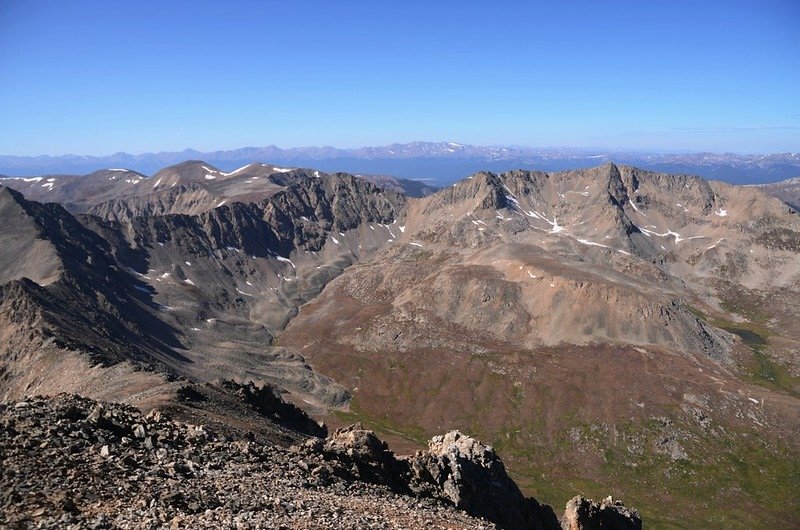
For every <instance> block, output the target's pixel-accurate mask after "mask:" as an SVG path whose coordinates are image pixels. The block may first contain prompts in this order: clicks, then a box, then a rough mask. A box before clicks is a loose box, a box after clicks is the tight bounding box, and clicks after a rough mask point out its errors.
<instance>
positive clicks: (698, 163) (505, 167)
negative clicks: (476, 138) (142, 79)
mask: <svg viewBox="0 0 800 530" xmlns="http://www.w3.org/2000/svg"><path fill="white" fill-rule="evenodd" d="M187 159H198V160H205V161H206V162H208V163H210V164H213V165H214V166H216V167H219V168H220V169H222V170H223V171H233V170H234V169H236V168H239V167H241V166H243V165H245V164H248V163H250V162H252V161H254V160H270V161H272V162H274V163H278V164H288V165H291V166H293V167H298V166H299V167H314V168H317V169H320V170H323V171H328V172H336V171H348V172H355V173H365V174H373V175H391V176H394V177H401V178H410V179H425V180H427V181H429V182H430V183H431V184H435V185H444V184H450V183H452V182H454V181H456V180H458V179H459V178H461V177H462V176H463V175H465V174H469V173H473V172H476V171H480V170H488V171H495V172H498V171H509V170H512V169H540V170H544V171H560V170H564V169H574V168H585V167H593V166H596V165H598V164H601V163H603V162H609V161H614V162H617V163H622V164H629V165H634V166H636V167H640V168H643V169H649V170H653V171H664V172H670V173H682V174H692V175H699V176H702V177H705V178H710V179H716V180H723V181H727V182H731V183H734V184H762V183H768V182H776V181H779V180H784V179H787V178H792V177H797V176H798V175H800V153H775V154H760V155H739V154H730V153H726V154H719V153H684V154H663V153H647V152H624V151H602V150H591V149H583V148H569V147H563V148H534V147H519V146H516V147H515V146H479V145H469V144H462V143H456V142H410V143H404V144H399V143H396V144H391V145H386V146H380V147H360V148H351V149H339V148H335V147H296V148H289V149H282V148H279V147H276V146H274V145H270V146H267V147H244V148H241V149H234V150H228V151H211V152H200V151H195V150H193V149H187V150H184V151H177V152H161V153H143V154H138V155H132V154H128V153H115V154H113V155H108V156H99V157H98V156H79V155H63V156H47V155H43V156H8V155H0V174H4V175H9V176H32V175H45V174H85V173H90V172H93V171H97V170H100V169H104V168H109V167H112V168H127V169H131V170H134V171H137V172H139V173H144V174H147V175H152V174H153V173H155V172H156V171H158V170H160V169H161V168H163V167H165V166H169V165H173V164H178V163H180V162H183V161H185V160H187Z"/></svg>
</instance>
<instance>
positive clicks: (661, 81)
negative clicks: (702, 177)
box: [0, 0, 800, 155]
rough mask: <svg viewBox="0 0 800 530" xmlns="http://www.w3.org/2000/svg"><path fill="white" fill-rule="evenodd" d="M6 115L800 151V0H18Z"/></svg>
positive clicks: (82, 124) (4, 134) (65, 145)
mask: <svg viewBox="0 0 800 530" xmlns="http://www.w3.org/2000/svg"><path fill="white" fill-rule="evenodd" d="M432 4H435V5H432ZM0 125H1V126H0V154H18V155H35V154H45V153H46V154H52V155H56V154H65V153H75V154H87V155H103V154H109V153H113V152H117V151H127V152H131V153H138V152H146V151H170V150H180V149H184V148H187V147H191V148H195V149H199V150H214V149H230V148H236V147H243V146H263V145H270V144H275V145H278V146H281V147H293V146H307V145H334V146H337V147H355V146H362V145H383V144H388V143H393V142H406V141H412V140H428V141H443V140H452V141H458V142H466V143H474V144H492V145H496V144H514V145H526V146H575V147H592V148H596V147H600V148H608V149H612V148H613V149H655V150H661V151H706V150H708V151H730V152H740V153H765V152H781V151H800V2H798V1H797V0H776V1H770V0H760V1H751V2H738V1H725V2H711V1H699V0H698V1H693V2H684V1H680V0H676V1H670V2H643V1H630V2H617V1H608V2H600V1H596V2H580V1H565V2H533V1H528V2H518V3H515V2H504V3H503V5H502V6H499V5H492V3H489V2H467V1H465V2H458V3H445V2H440V3H429V2H405V3H403V2H386V3H383V2H374V3H367V2H347V1H343V2H300V1H298V2H285V1H284V2H267V1H265V2H224V3H223V2H208V3H205V2H177V1H176V2H149V1H137V2H108V1H92V0H84V1H64V2H52V1H37V0H0Z"/></svg>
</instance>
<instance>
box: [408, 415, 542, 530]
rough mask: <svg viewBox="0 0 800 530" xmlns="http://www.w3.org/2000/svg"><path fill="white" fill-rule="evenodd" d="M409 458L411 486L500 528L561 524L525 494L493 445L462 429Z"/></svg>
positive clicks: (536, 527) (431, 442)
mask: <svg viewBox="0 0 800 530" xmlns="http://www.w3.org/2000/svg"><path fill="white" fill-rule="evenodd" d="M408 463H409V464H410V468H411V483H410V487H411V489H412V491H415V492H417V493H421V494H427V495H431V496H433V497H438V498H443V499H447V500H449V501H450V502H452V503H453V505H455V506H456V507H457V508H459V509H461V510H464V511H465V512H467V513H469V514H471V515H474V516H476V517H483V518H484V519H487V520H489V521H492V522H494V523H495V524H497V525H498V526H500V527H501V528H509V529H510V528H520V529H523V528H525V529H552V528H558V520H557V519H556V516H555V514H554V513H553V510H552V508H550V507H549V506H546V505H542V504H540V503H539V502H538V501H536V500H535V499H532V498H531V499H527V498H525V496H524V495H523V494H522V492H521V491H520V489H519V487H518V486H517V485H516V483H514V481H513V480H511V478H510V477H509V476H508V474H507V473H506V469H505V466H504V465H503V462H502V461H501V460H500V457H498V456H497V454H496V453H495V452H494V450H493V449H492V448H491V447H489V446H487V445H483V444H482V443H480V442H479V441H477V440H476V439H474V438H472V437H470V436H467V435H465V434H462V433H461V432H459V431H451V432H449V433H447V434H445V435H443V436H436V437H434V438H433V439H431V440H430V442H428V450H427V451H420V452H418V453H417V454H416V455H414V456H413V457H411V458H409V459H408Z"/></svg>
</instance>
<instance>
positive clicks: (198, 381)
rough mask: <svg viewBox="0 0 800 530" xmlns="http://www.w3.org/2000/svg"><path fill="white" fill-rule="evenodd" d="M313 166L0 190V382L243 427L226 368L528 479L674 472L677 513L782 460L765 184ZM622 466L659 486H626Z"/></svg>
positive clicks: (794, 346)
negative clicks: (482, 455)
mask: <svg viewBox="0 0 800 530" xmlns="http://www.w3.org/2000/svg"><path fill="white" fill-rule="evenodd" d="M282 169H285V170H286V171H279V170H282ZM251 170H252V171H256V172H263V173H260V174H249V173H248V171H251ZM315 173H318V172H317V171H316V170H293V169H290V168H279V167H277V166H269V167H267V166H264V165H255V166H254V168H251V167H250V166H247V167H242V168H241V171H239V172H236V171H233V172H230V173H227V174H225V173H223V172H221V171H219V170H217V169H216V168H214V167H213V166H211V165H209V164H207V163H203V162H188V163H186V164H181V165H179V166H175V167H173V168H169V169H168V170H165V171H164V172H163V173H161V175H160V177H159V178H155V177H152V178H150V179H144V180H143V182H141V183H138V184H134V185H133V186H135V187H136V189H139V188H141V189H142V190H145V191H146V193H141V194H134V195H132V196H130V197H128V198H126V197H120V198H116V199H113V200H111V201H109V200H106V199H103V200H101V201H100V202H98V203H92V204H90V203H88V202H86V203H84V207H85V208H86V209H87V211H89V212H90V213H88V214H78V215H73V214H71V213H69V212H68V211H66V210H65V209H64V208H62V207H60V206H58V205H54V204H49V205H39V204H37V203H35V202H32V201H29V200H27V199H25V198H23V197H22V196H21V195H19V194H18V193H16V192H13V191H11V190H3V192H2V195H0V199H2V200H0V206H2V208H0V214H2V221H3V222H4V225H5V226H13V227H14V229H13V230H12V231H9V232H7V234H6V235H5V236H0V237H5V239H3V240H2V242H3V243H4V246H3V247H2V248H4V249H9V250H13V252H10V251H9V252H2V253H0V260H3V261H2V262H1V263H3V264H4V269H3V270H4V271H6V272H5V274H6V276H7V277H3V280H4V281H5V282H7V283H5V285H4V286H3V287H2V291H1V292H0V294H2V298H0V334H2V335H1V336H0V338H3V339H7V340H6V342H5V344H8V345H9V346H6V348H5V349H4V350H3V352H2V358H0V360H2V365H1V366H0V375H1V377H0V390H1V391H2V395H3V396H4V399H6V400H9V399H23V398H24V396H29V395H31V394H34V393H45V394H54V393H57V392H61V391H67V392H78V393H81V394H85V395H87V396H89V397H93V398H96V399H104V400H108V399H115V400H120V401H123V402H126V403H131V404H135V405H137V406H139V407H142V408H143V409H149V408H153V407H160V408H164V407H176V410H177V411H178V412H180V413H181V414H193V415H198V414H202V415H203V417H204V418H208V419H212V420H213V421H215V422H218V423H219V424H226V423H235V424H237V425H246V426H251V427H250V428H251V429H256V427H255V426H256V425H257V424H258V420H257V418H256V416H253V413H252V411H248V410H249V409H248V410H244V409H241V408H240V407H236V406H234V404H235V403H236V398H235V397H233V396H234V395H236V393H237V392H238V391H237V390H235V389H229V388H226V387H224V386H223V387H219V388H214V389H211V390H209V389H208V388H207V387H206V386H204V385H205V383H206V382H209V381H213V380H215V379H219V378H225V379H234V380H237V381H239V382H240V383H241V382H246V381H254V382H255V383H256V384H258V385H263V384H269V385H273V386H275V387H276V388H277V389H279V390H278V392H279V393H281V395H282V396H283V397H285V398H286V399H288V400H291V401H292V402H293V403H295V404H297V405H299V406H302V407H303V408H305V409H306V410H307V411H309V412H310V413H312V414H314V415H315V416H316V417H317V418H319V419H324V420H325V421H327V422H333V423H339V422H342V421H344V420H345V419H347V420H360V421H363V422H365V424H367V425H369V426H371V427H373V428H375V429H379V430H381V432H382V433H384V435H387V436H389V438H390V442H391V443H392V444H400V445H403V444H408V445H411V446H414V445H415V444H419V443H421V442H422V441H423V440H424V439H425V438H427V437H429V436H431V435H434V434H436V433H438V432H445V431H451V430H455V429H460V430H462V431H464V432H470V433H472V434H474V435H477V436H480V437H481V438H483V439H486V440H490V441H491V443H492V444H493V445H494V446H496V447H498V448H499V450H500V452H501V454H503V456H504V458H505V459H506V461H507V463H508V464H509V468H510V469H511V473H512V476H515V478H517V479H518V481H519V480H520V477H522V478H523V480H522V481H520V486H521V488H522V490H523V491H525V494H526V495H533V496H536V497H537V498H540V497H541V495H540V492H541V491H545V492H546V493H545V495H546V497H545V500H548V501H549V502H551V503H557V504H561V503H563V502H566V500H567V498H568V497H565V495H569V497H571V496H573V495H574V493H575V492H576V491H580V492H581V493H583V494H586V493H590V492H591V493H592V494H593V495H594V496H595V497H598V496H599V497H604V496H605V495H606V494H607V493H608V491H609V490H607V489H602V488H600V487H599V486H598V485H600V484H602V485H605V484H606V483H611V484H614V487H615V488H617V489H616V490H612V492H622V493H624V494H625V496H626V497H627V496H628V495H629V492H631V491H633V492H634V495H635V499H636V505H637V506H644V510H646V512H645V513H648V514H653V516H654V517H655V520H658V517H665V516H666V517H671V516H670V515H665V514H664V513H663V512H662V511H661V510H663V503H664V502H665V499H666V498H668V496H671V495H675V494H676V492H680V491H691V496H690V497H687V496H682V497H681V499H682V502H684V503H685V505H686V506H687V507H688V508H687V513H686V514H681V517H689V518H692V517H694V518H695V519H692V520H695V521H696V520H698V519H697V517H701V516H700V515H698V514H699V513H701V508H700V506H699V505H700V503H706V504H707V503H708V502H710V501H709V500H708V499H707V498H704V500H702V501H695V499H700V498H702V497H701V496H702V495H703V492H705V491H712V490H713V491H717V489H716V488H717V485H718V482H714V481H720V480H723V479H718V478H710V479H707V478H706V477H713V473H714V470H715V469H718V468H719V466H726V465H728V463H729V462H728V460H726V459H736V458H740V457H742V458H743V455H744V454H745V453H749V454H757V455H760V457H759V458H760V459H759V460H758V462H759V463H758V465H759V466H761V467H760V469H765V468H769V469H783V468H784V467H782V466H786V465H788V464H786V456H785V455H787V454H794V452H795V451H796V450H797V448H796V447H795V445H796V444H794V443H793V440H796V439H797V438H796V436H795V434H796V433H797V432H798V426H800V418H798V416H797V411H798V408H797V406H796V399H797V397H796V395H797V393H798V391H800V386H798V382H797V381H798V380H797V379H796V376H795V375H793V374H797V373H800V372H798V367H800V357H798V356H797V351H798V329H797V322H798V320H797V318H795V315H797V311H798V308H800V293H798V291H797V285H798V284H799V280H798V274H799V273H800V261H799V260H800V257H799V255H800V254H799V251H800V247H798V245H799V244H800V243H798V242H799V241H800V236H798V234H800V222H798V218H797V215H796V214H795V213H792V211H791V210H790V209H789V208H788V207H787V206H786V205H784V204H782V203H781V202H780V201H778V200H777V199H772V198H769V197H767V196H765V195H764V194H763V193H762V192H761V191H759V190H758V189H756V188H742V187H736V186H731V185H727V184H723V183H719V182H708V181H704V180H702V179H699V178H696V177H687V176H676V175H664V174H659V173H653V172H649V171H644V170H640V169H636V168H632V167H627V166H617V165H614V164H606V165H603V166H599V167H596V168H591V169H584V170H575V171H565V172H560V173H547V172H531V171H510V172H505V173H493V172H480V173H476V174H474V175H472V176H470V177H468V178H466V179H464V180H462V181H460V182H458V183H456V184H455V185H453V186H448V187H447V188H445V189H443V190H441V191H439V192H437V193H435V194H433V195H429V196H426V197H421V198H412V197H407V196H404V195H403V194H400V193H397V192H395V191H392V190H387V189H384V188H381V187H379V186H376V185H374V184H372V183H370V182H369V181H367V180H365V179H363V178H358V177H354V176H351V175H347V174H326V173H321V172H319V174H318V175H317V174H315ZM207 176H213V177H214V178H213V179H209V178H206V177H207ZM256 177H258V178H256ZM106 178H108V177H106ZM153 179H155V180H153ZM159 179H161V182H159ZM247 180H251V181H255V182H258V181H264V182H268V184H266V185H264V186H261V185H260V184H259V186H261V187H260V188H259V189H260V190H261V192H259V193H261V195H252V194H251V192H252V188H247V190H245V189H244V188H236V186H240V185H241V186H244V185H247V186H250V185H251V184H253V182H249V183H248V182H246V181H247ZM37 182H38V181H37ZM173 183H174V184H175V185H174V186H173ZM54 186H55V184H54ZM214 186H221V187H217V188H215V187H214ZM39 187H41V186H39ZM220 189H224V190H227V191H225V193H230V194H229V195H228V196H227V197H228V198H227V199H226V200H225V202H223V203H222V204H220V203H221V202H222V200H219V202H214V201H217V199H218V198H219V196H218V195H214V194H215V193H219V192H218V191H214V190H220ZM235 189H239V190H240V191H242V190H244V191H242V193H239V192H235V193H233V192H230V190H235ZM159 190H161V191H159ZM248 190H249V191H248ZM245 191H246V193H245ZM198 193H199V194H198ZM204 193H208V195H209V196H213V197H214V199H213V200H212V201H209V200H208V198H203V197H202V194H204ZM198 198H200V199H198ZM137 201H138V202H137ZM201 203H202V207H201V206H200V205H201ZM25 277H27V278H30V279H25ZM75 307H81V308H82V311H81V312H75V311H74V309H73V308H75ZM621 381H624V382H625V385H624V386H625V390H624V391H620V382H621ZM677 382H680V383H679V384H678V383H677ZM187 411H189V412H187ZM753 440H763V445H762V446H757V447H756V446H753V444H754V443H755V442H753ZM731 448H733V449H731ZM598 455H600V456H598ZM720 460H722V461H720ZM564 462H573V463H578V464H577V465H578V466H579V468H576V466H575V465H570V466H566V465H565V464H564ZM753 465H755V464H753ZM639 466H644V467H648V468H650V469H654V470H655V471H652V472H649V473H648V474H646V475H645V480H650V479H652V480H655V481H656V482H654V483H653V484H650V485H649V487H650V489H649V490H647V491H646V492H638V493H636V490H635V488H636V484H637V482H636V480H639V479H636V480H634V478H635V477H634V475H636V470H637V468H639ZM688 466H698V467H699V469H700V470H701V471H702V472H700V473H698V472H696V471H694V469H693V468H690V467H688ZM576 469H579V471H576ZM745 469H746V470H747V471H744V473H750V471H749V469H750V468H749V467H747V466H745ZM534 470H535V471H534ZM576 474H577V476H576ZM659 476H664V477H667V478H665V479H664V480H660V481H659V480H657V477H659ZM731 476H733V477H738V476H739V475H737V474H736V473H734V474H732V475H731ZM778 476H779V477H780V476H785V477H786V476H791V474H788V475H787V474H785V473H784V474H780V473H779V474H778ZM576 480H581V481H588V482H582V484H589V485H588V486H584V487H583V488H581V489H580V490H578V488H574V487H572V486H570V487H569V488H567V487H565V486H564V484H567V483H572V484H574V483H575V481H576ZM707 480H708V481H711V482H707ZM554 484H558V485H559V486H558V487H559V488H561V489H559V490H558V491H555V492H554V491H552V490H548V488H551V487H552V485H554ZM592 484H594V485H592ZM687 484H689V485H688V486H687ZM679 485H680V486H679ZM720 487H722V486H720ZM723 489H724V488H723ZM725 491H727V492H729V493H726V495H728V497H726V498H725V499H724V502H723V504H724V505H725V506H726V507H728V508H726V510H727V511H725V512H723V514H734V515H733V516H731V515H719V516H718V517H719V521H722V523H720V524H722V525H724V524H727V523H730V517H743V516H742V515H741V513H742V512H740V511H737V510H736V508H735V506H736V505H737V504H736V503H738V502H746V503H749V504H748V505H750V506H756V507H757V508H754V509H752V510H750V512H748V514H750V513H752V514H758V516H759V517H766V518H767V520H770V521H773V522H775V524H779V523H780V524H787V523H788V522H790V521H792V520H793V519H792V515H791V513H790V512H791V506H792V500H791V499H787V498H784V497H783V496H782V495H783V494H782V493H780V492H778V493H775V494H774V496H773V497H774V498H775V499H783V500H782V501H781V503H777V501H776V504H770V502H771V501H770V500H768V499H764V498H763V497H759V495H760V492H761V491H762V490H761V489H759V488H758V487H744V488H741V487H739V486H730V489H725ZM782 491H783V490H782ZM786 491H788V490H786ZM677 494H679V493H677ZM584 504H585V503H582V502H578V503H577V504H576V505H575V510H576V512H581V513H583V512H587V513H599V512H602V511H603V508H602V507H601V505H597V506H594V505H591V504H589V505H584ZM609 506H610V505H609ZM787 506H788V507H789V508H787ZM787 510H788V511H787ZM671 521H672V522H673V523H674V522H675V520H674V519H672V520H671ZM703 521H706V519H703Z"/></svg>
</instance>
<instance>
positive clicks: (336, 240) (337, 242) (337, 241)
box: [331, 236, 339, 245]
mask: <svg viewBox="0 0 800 530" xmlns="http://www.w3.org/2000/svg"><path fill="white" fill-rule="evenodd" d="M331 239H332V240H333V242H334V243H336V244H337V245H338V244H339V240H338V239H336V238H335V237H333V236H331Z"/></svg>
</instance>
